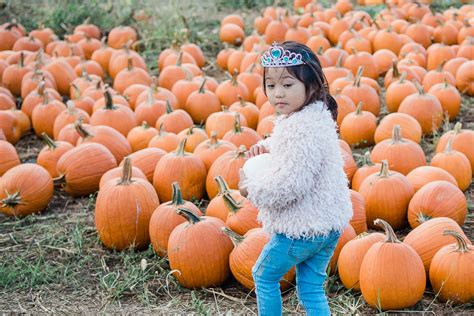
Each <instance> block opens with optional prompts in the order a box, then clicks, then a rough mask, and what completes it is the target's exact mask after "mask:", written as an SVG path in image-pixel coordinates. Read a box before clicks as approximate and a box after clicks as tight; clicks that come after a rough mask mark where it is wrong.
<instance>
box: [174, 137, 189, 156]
mask: <svg viewBox="0 0 474 316" xmlns="http://www.w3.org/2000/svg"><path fill="white" fill-rule="evenodd" d="M187 141H188V138H187V137H185V138H183V140H182V141H181V142H180V143H179V145H178V148H176V151H175V152H176V156H181V157H182V156H185V155H186V152H185V151H184V148H185V147H186V142H187Z"/></svg>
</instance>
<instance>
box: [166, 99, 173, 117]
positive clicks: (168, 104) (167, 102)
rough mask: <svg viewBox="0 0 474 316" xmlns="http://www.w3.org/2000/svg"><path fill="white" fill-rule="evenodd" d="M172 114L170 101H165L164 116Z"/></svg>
mask: <svg viewBox="0 0 474 316" xmlns="http://www.w3.org/2000/svg"><path fill="white" fill-rule="evenodd" d="M171 112H173V107H172V106H171V103H170V99H166V114H170V113H171Z"/></svg>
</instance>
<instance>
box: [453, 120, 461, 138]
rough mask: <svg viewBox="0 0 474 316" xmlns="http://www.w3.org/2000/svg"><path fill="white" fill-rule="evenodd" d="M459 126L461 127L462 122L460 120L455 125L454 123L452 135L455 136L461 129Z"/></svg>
mask: <svg viewBox="0 0 474 316" xmlns="http://www.w3.org/2000/svg"><path fill="white" fill-rule="evenodd" d="M461 128H462V123H461V122H457V123H456V125H454V129H453V131H454V135H455V136H456V135H457V134H459V132H460V131H461Z"/></svg>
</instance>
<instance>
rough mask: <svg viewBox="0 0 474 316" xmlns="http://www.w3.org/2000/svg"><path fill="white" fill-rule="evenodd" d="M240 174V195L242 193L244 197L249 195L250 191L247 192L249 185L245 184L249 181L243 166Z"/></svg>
mask: <svg viewBox="0 0 474 316" xmlns="http://www.w3.org/2000/svg"><path fill="white" fill-rule="evenodd" d="M239 176H240V179H239V191H240V195H242V196H243V197H247V195H248V192H247V186H246V185H245V182H246V181H247V176H246V175H245V172H244V170H243V169H242V168H240V170H239Z"/></svg>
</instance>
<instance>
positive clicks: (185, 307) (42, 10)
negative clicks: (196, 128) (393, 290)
mask: <svg viewBox="0 0 474 316" xmlns="http://www.w3.org/2000/svg"><path fill="white" fill-rule="evenodd" d="M327 2H329V1H323V3H325V4H327ZM445 2H446V1H444V2H440V5H445ZM272 3H273V1H270V0H235V1H226V0H216V1H200V2H196V1H189V0H185V1H172V0H168V1H165V0H163V1H151V0H150V1H138V2H132V1H131V0H114V1H111V0H109V1H98V0H87V1H59V0H42V1H36V2H24V1H23V2H20V1H14V0H0V23H4V22H6V21H9V20H11V19H13V18H15V19H17V20H18V21H19V22H20V23H22V24H23V25H24V26H25V27H26V28H27V29H28V30H31V29H33V28H37V27H39V26H40V25H45V26H48V27H51V28H53V29H54V30H55V32H56V34H58V35H60V36H62V35H64V34H66V33H67V32H70V31H71V30H73V28H74V26H75V25H77V24H80V23H82V22H84V20H86V19H87V18H88V17H90V20H91V22H93V23H94V24H96V25H98V26H100V28H101V29H102V30H103V31H104V32H105V34H106V33H107V32H108V31H110V30H111V29H112V28H113V27H115V26H117V25H119V24H122V25H130V26H132V27H134V28H136V29H137V30H139V36H140V38H139V45H138V47H139V49H140V53H141V54H142V55H143V56H145V58H146V61H147V65H148V68H149V70H150V72H151V73H156V59H157V57H158V55H159V53H160V52H161V50H163V49H164V48H166V47H168V46H169V45H170V43H171V41H172V40H173V39H178V40H185V37H187V38H188V39H189V40H190V41H192V42H196V43H197V44H199V45H200V46H201V47H202V49H203V51H204V52H205V54H206V56H207V57H208V64H207V65H206V67H205V69H206V73H207V74H210V75H215V76H217V77H219V76H221V77H223V74H222V73H221V72H219V71H218V70H217V68H216V67H215V65H214V64H213V59H214V58H215V56H216V54H217V52H218V51H219V50H220V49H222V47H223V45H222V44H221V43H220V42H219V40H218V26H219V23H220V22H219V21H220V19H221V18H222V17H223V16H225V15H226V14H229V13H233V12H238V13H240V14H242V15H243V17H244V19H245V22H246V25H247V26H249V27H248V28H247V30H246V31H247V33H250V31H251V27H250V26H251V25H252V24H253V19H254V18H255V16H257V15H258V14H259V11H260V10H261V9H262V8H264V7H265V6H267V5H269V4H272ZM279 3H281V4H283V5H286V6H289V5H290V4H291V3H292V1H291V0H285V1H279ZM382 8H383V6H377V7H370V8H366V10H368V11H369V13H370V14H371V15H374V14H376V13H377V12H378V11H380V10H381V9H382ZM138 12H140V13H143V14H144V15H145V16H149V17H150V18H149V19H148V20H145V21H140V20H137V19H136V18H134V17H136V14H137V13H138ZM473 108H474V98H463V106H462V110H461V114H460V116H459V118H460V120H464V122H463V126H464V128H474V111H473ZM449 124H450V126H449V127H450V128H451V127H452V126H453V123H452V122H451V123H449ZM446 129H447V127H445V128H444V129H443V130H441V131H440V132H439V133H438V135H436V136H431V137H425V138H424V139H423V142H422V146H423V149H424V150H425V153H427V155H428V159H430V158H431V156H432V155H433V151H434V148H435V145H436V142H437V139H438V138H439V136H440V135H441V133H442V132H444V131H445V130H446ZM16 147H17V149H18V151H19V154H20V158H21V161H22V162H35V160H36V156H37V154H38V152H39V150H40V149H41V147H42V144H41V142H40V141H39V140H38V138H37V137H36V136H35V135H33V134H29V135H27V136H26V137H23V138H22V140H21V141H20V142H19V143H18V144H17V146H16ZM364 151H365V149H357V150H354V153H355V156H356V157H360V156H358V155H361V154H363V152H364ZM358 161H359V163H360V159H358ZM466 195H467V199H468V203H469V206H470V214H469V215H468V219H467V221H466V225H465V226H464V229H465V231H466V233H467V234H468V235H469V236H470V237H471V239H472V238H474V229H473V227H474V209H473V208H474V187H473V186H471V188H470V189H469V190H468V191H467V192H466ZM95 198H96V196H95V195H91V196H89V197H83V198H75V199H72V198H70V197H69V196H68V195H66V194H65V193H64V192H61V191H55V194H54V197H53V200H52V202H51V203H50V205H49V206H48V208H47V209H46V210H45V211H44V212H43V213H41V214H37V215H31V216H28V217H25V218H7V217H5V216H3V215H0V311H2V312H9V313H11V312H29V313H68V314H71V313H98V312H103V313H137V312H142V313H160V314H172V313H173V314H199V315H215V314H226V315H227V314H229V315H230V314H232V315H234V314H237V315H240V314H245V315H252V314H256V300H255V296H254V293H253V292H250V293H249V291H247V290H246V289H245V288H243V287H242V286H240V285H239V284H238V283H237V282H236V281H235V280H233V279H230V280H228V281H227V282H226V284H224V285H223V286H222V288H214V289H202V290H194V291H191V290H187V289H184V288H182V287H181V286H180V285H179V284H177V282H176V281H175V279H174V278H173V277H172V276H171V274H170V269H169V265H168V261H167V260H166V259H162V258H159V257H157V256H156V255H155V254H154V252H153V250H152V249H151V247H150V248H148V249H146V250H145V251H140V252H137V251H134V250H126V251H122V252H115V251H110V250H107V249H105V248H104V247H103V246H102V244H101V243H100V241H99V238H98V236H97V232H96V230H95V226H94V216H93V212H94V205H95ZM199 205H200V207H202V208H203V207H205V205H206V201H199ZM327 289H328V297H329V304H330V306H331V310H332V311H333V313H334V314H336V315H354V314H367V313H371V314H372V313H375V310H374V309H372V308H370V307H368V306H367V304H366V303H365V301H364V300H363V298H362V297H361V295H360V294H359V293H356V292H354V291H351V290H347V289H345V288H344V287H343V286H342V285H341V283H340V282H339V280H338V278H337V277H335V276H332V277H330V278H329V279H328V282H327ZM430 291H431V290H430V289H429V288H428V289H427V292H426V294H425V296H424V299H423V300H422V301H421V302H420V303H419V304H417V305H416V306H415V307H413V310H407V311H403V313H406V314H420V313H426V314H432V313H473V312H474V305H473V304H466V305H464V306H452V305H451V304H450V303H449V302H448V303H446V304H442V303H439V302H437V301H436V300H435V297H436V293H432V291H431V292H430ZM283 300H284V311H285V313H286V314H301V313H302V308H301V306H300V305H298V299H297V296H296V293H295V291H294V289H292V290H290V291H288V292H287V293H285V294H284V298H283ZM385 314H386V313H385Z"/></svg>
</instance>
